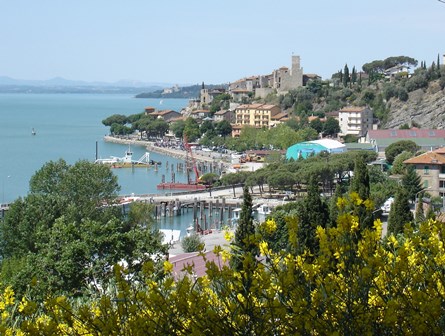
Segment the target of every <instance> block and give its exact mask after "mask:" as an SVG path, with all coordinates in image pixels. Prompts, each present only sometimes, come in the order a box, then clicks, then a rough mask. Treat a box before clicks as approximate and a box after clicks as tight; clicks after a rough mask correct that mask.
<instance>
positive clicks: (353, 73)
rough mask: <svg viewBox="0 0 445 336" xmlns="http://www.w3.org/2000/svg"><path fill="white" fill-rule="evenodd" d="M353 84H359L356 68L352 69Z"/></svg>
mask: <svg viewBox="0 0 445 336" xmlns="http://www.w3.org/2000/svg"><path fill="white" fill-rule="evenodd" d="M351 82H352V84H355V82H357V71H356V70H355V66H354V67H353V68H352V74H351Z"/></svg>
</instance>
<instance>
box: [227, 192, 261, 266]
mask: <svg viewBox="0 0 445 336" xmlns="http://www.w3.org/2000/svg"><path fill="white" fill-rule="evenodd" d="M254 235H255V225H254V223H253V216H252V196H251V195H250V193H249V187H248V186H247V185H245V186H244V189H243V205H242V207H241V213H240V218H239V220H238V225H237V228H236V231H235V240H234V242H233V243H232V244H233V246H234V250H235V251H234V258H233V259H232V266H233V267H234V268H235V269H237V270H240V269H242V267H243V260H244V258H245V257H247V256H250V257H255V256H256V255H258V249H257V246H256V244H255V243H254Z"/></svg>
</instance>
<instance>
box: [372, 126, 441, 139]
mask: <svg viewBox="0 0 445 336" xmlns="http://www.w3.org/2000/svg"><path fill="white" fill-rule="evenodd" d="M368 138H370V139H384V138H396V139H397V138H401V139H413V138H445V130H438V129H419V128H413V129H403V130H402V129H387V130H369V131H368Z"/></svg>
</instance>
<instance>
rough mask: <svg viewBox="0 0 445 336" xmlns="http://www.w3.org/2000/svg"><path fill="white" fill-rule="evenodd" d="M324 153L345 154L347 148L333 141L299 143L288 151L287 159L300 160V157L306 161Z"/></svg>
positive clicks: (322, 140) (321, 140)
mask: <svg viewBox="0 0 445 336" xmlns="http://www.w3.org/2000/svg"><path fill="white" fill-rule="evenodd" d="M324 151H325V152H328V153H343V152H345V151H346V146H345V145H344V144H342V143H341V142H339V141H337V140H332V139H320V140H313V141H304V142H299V143H297V144H295V145H292V146H290V147H289V148H288V149H287V151H286V159H287V160H290V159H294V160H298V159H299V158H300V157H302V158H303V159H305V158H307V157H308V156H312V155H317V154H318V153H320V152H324Z"/></svg>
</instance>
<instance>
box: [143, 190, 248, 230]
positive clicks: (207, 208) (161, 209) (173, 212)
mask: <svg viewBox="0 0 445 336" xmlns="http://www.w3.org/2000/svg"><path fill="white" fill-rule="evenodd" d="M150 203H152V204H154V216H155V218H156V219H159V218H161V217H173V216H181V215H183V214H186V213H190V212H191V213H192V214H193V229H194V231H195V232H199V233H203V234H206V233H208V232H209V230H212V229H216V227H214V224H215V223H217V224H218V225H217V226H218V228H221V227H223V226H225V225H231V224H232V223H230V219H231V218H232V217H233V209H236V208H239V207H240V206H241V202H240V200H226V199H225V198H221V199H219V198H216V199H205V200H203V199H198V198H194V199H193V200H179V199H175V200H158V202H150Z"/></svg>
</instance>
